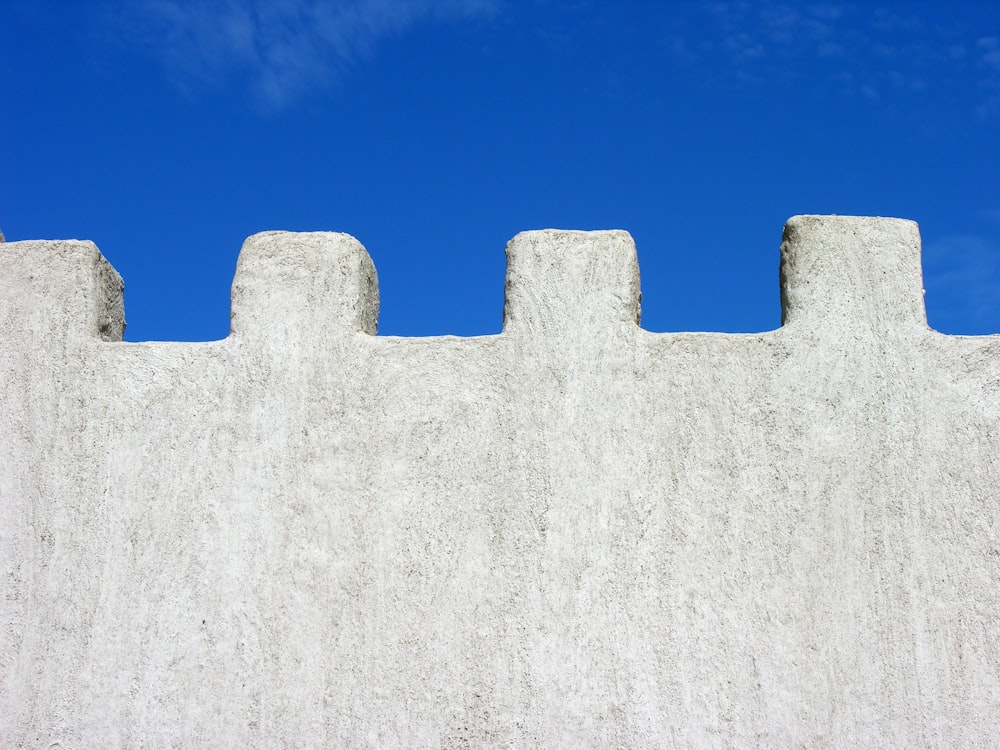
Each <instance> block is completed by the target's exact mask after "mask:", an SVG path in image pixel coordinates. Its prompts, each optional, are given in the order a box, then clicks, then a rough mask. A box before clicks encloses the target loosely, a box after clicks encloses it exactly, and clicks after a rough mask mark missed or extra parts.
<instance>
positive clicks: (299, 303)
mask: <svg viewBox="0 0 1000 750" xmlns="http://www.w3.org/2000/svg"><path fill="white" fill-rule="evenodd" d="M378 305H379V298H378V276H377V274H376V272H375V266H374V264H373V263H372V260H371V258H370V257H369V255H368V252H367V251H366V250H365V249H364V247H363V246H362V245H361V243H360V242H358V241H357V240H356V239H354V238H353V237H351V236H350V235H349V234H340V233H337V232H261V233H260V234H255V235H253V236H252V237H249V238H248V239H247V240H246V242H244V243H243V248H242V250H241V251H240V256H239V260H238V262H237V265H236V277H235V279H234V280H233V292H232V326H231V328H232V333H233V335H235V336H237V337H240V338H245V339H254V338H256V339H258V340H265V339H270V340H272V345H273V346H274V347H281V346H288V345H291V344H290V342H292V341H295V340H302V341H308V340H309V339H310V338H314V339H316V340H319V341H322V340H323V339H325V338H327V337H333V336H343V335H349V334H352V333H367V334H370V335H374V334H375V332H376V330H377V327H378Z"/></svg>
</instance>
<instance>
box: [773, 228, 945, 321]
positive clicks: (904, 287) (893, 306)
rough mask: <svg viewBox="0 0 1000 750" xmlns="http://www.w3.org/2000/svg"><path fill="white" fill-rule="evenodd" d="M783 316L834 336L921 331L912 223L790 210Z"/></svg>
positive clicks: (915, 236) (918, 269)
mask: <svg viewBox="0 0 1000 750" xmlns="http://www.w3.org/2000/svg"><path fill="white" fill-rule="evenodd" d="M781 321H782V326H783V327H784V328H788V329H789V330H792V331H794V330H812V331H822V332H827V333H831V334H834V335H838V334H840V333H847V334H849V335H852V336H857V335H867V334H876V335H879V334H883V333H893V332H895V333H899V332H926V331H927V330H928V327H927V316H926V313H925V310H924V294H923V282H922V274H921V266H920V232H919V230H918V228H917V224H916V222H913V221H909V220H906V219H887V218H877V217H864V216H835V215H834V216H793V217H792V218H791V219H789V220H788V222H787V223H786V224H785V230H784V234H783V237H782V243H781Z"/></svg>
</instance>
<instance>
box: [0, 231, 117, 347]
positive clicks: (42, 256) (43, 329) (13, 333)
mask: <svg viewBox="0 0 1000 750" xmlns="http://www.w3.org/2000/svg"><path fill="white" fill-rule="evenodd" d="M123 291H124V283H123V282H122V279H121V276H119V275H118V272H117V271H115V270H114V268H112V267H111V264H109V263H108V262H107V260H105V259H104V256H103V255H101V252H100V250H98V249H97V246H96V245H94V243H93V242H82V241H80V240H56V241H43V240H28V241H20V242H6V243H4V244H3V247H0V326H2V329H0V334H2V335H3V337H4V338H13V339H18V340H20V339H30V340H33V341H34V342H35V345H37V346H45V345H48V343H49V342H51V341H53V340H58V339H65V338H69V339H86V338H99V339H103V340H104V341H121V338H122V335H123V333H124V331H125V311H124V302H123Z"/></svg>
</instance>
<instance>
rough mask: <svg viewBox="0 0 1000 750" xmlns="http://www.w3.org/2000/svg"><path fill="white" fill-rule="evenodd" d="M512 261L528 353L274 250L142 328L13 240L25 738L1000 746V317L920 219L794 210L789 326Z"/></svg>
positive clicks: (10, 361) (599, 239) (509, 308)
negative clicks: (945, 301) (925, 246)
mask: <svg viewBox="0 0 1000 750" xmlns="http://www.w3.org/2000/svg"><path fill="white" fill-rule="evenodd" d="M507 253H508V262H509V267H508V275H507V295H506V305H505V311H504V320H505V322H504V331H503V333H501V334H500V335H497V336H482V337H476V338H455V337H450V336H442V337H435V338H427V339H407V338H394V337H376V336H373V335H372V334H374V332H375V324H376V317H377V310H378V292H377V282H376V276H375V270H374V267H373V265H372V262H371V260H370V259H369V257H368V255H367V253H366V252H365V250H364V249H363V248H362V247H361V245H360V244H359V243H358V242H357V241H356V240H354V239H353V238H351V237H349V236H347V235H342V234H326V233H317V234H289V233H281V232H271V233H266V234H261V235H256V236H254V237H251V238H250V239H249V240H247V243H246V245H245V246H244V249H243V252H242V254H241V256H240V261H239V267H238V269H237V273H236V279H235V282H234V284H233V311H232V321H233V324H232V328H233V330H232V334H231V335H230V336H229V337H228V338H227V339H225V340H224V341H217V342H211V343H148V344H124V343H121V342H120V337H121V332H122V326H123V315H122V306H121V294H122V283H121V279H120V278H119V277H118V275H117V274H116V273H115V272H114V270H112V269H111V267H110V266H109V265H108V264H107V263H106V262H105V261H104V259H103V258H102V257H101V255H100V253H99V252H98V250H97V248H96V247H94V245H92V244H90V243H88V242H76V241H65V242H12V243H7V244H5V245H3V246H0V563H2V570H0V573H2V584H0V588H2V591H0V594H2V606H0V679H2V682H0V746H2V747H31V748H56V747H58V748H64V749H66V748H97V747H100V748H116V747H143V748H166V747H206V748H208V747H212V748H245V747H268V748H270V747H331V748H351V747H435V748H436V747H466V746H471V747H497V746H509V747H731V746H736V747H762V748H764V747H766V748H770V747H845V748H846V747H852V748H853V747H938V748H954V747H970V748H971V747H976V748H982V747H1000V336H986V337H952V336H944V335H941V334H939V333H936V332H934V331H932V330H930V329H928V327H927V325H926V322H925V318H924V311H923V300H922V290H921V274H920V257H919V256H920V248H919V237H918V234H917V228H916V225H914V224H913V223H911V222H907V221H900V220H895V219H871V218H850V217H814V216H804V217H797V218H795V219H792V220H791V221H790V222H789V224H788V226H787V227H786V229H785V237H784V243H783V244H782V252H781V279H782V289H781V294H782V300H783V306H784V321H785V322H784V325H783V326H782V327H781V328H780V329H779V330H776V331H773V332H770V333H763V334H753V335H732V334H714V333H693V334H654V333H649V332H646V331H643V330H642V329H640V328H639V326H638V319H639V275H638V268H637V265H636V259H635V250H634V247H633V244H632V240H631V238H630V237H629V235H628V234H626V233H625V232H562V231H558V232H557V231H543V232H529V233H525V234H521V235H518V236H517V237H516V238H515V239H514V240H513V241H512V242H511V243H510V245H509V246H508V248H507ZM703 283H705V284H710V280H705V281H704V282H703ZM653 293H655V290H653Z"/></svg>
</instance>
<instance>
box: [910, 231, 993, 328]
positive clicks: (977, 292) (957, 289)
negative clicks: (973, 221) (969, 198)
mask: <svg viewBox="0 0 1000 750" xmlns="http://www.w3.org/2000/svg"><path fill="white" fill-rule="evenodd" d="M923 262H924V288H925V289H926V290H927V313H928V319H929V321H930V324H931V326H932V327H934V328H937V329H938V330H941V331H943V332H944V333H1000V245H998V244H996V243H993V242H991V241H989V240H987V239H985V238H983V237H977V236H970V235H956V236H951V237H944V238H942V239H939V240H936V241H934V242H930V243H927V244H926V245H925V246H924V254H923Z"/></svg>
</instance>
